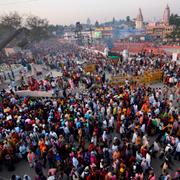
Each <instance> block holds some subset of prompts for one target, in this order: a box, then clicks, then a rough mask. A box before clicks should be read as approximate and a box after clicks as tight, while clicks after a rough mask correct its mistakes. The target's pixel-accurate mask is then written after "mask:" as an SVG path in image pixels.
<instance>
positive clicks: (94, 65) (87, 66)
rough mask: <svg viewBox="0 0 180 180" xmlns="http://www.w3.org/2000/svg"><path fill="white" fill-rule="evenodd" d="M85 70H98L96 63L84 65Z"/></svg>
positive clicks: (90, 71) (91, 71)
mask: <svg viewBox="0 0 180 180" xmlns="http://www.w3.org/2000/svg"><path fill="white" fill-rule="evenodd" d="M84 71H85V72H86V73H88V72H89V73H93V72H95V71H96V64H88V65H85V66H84Z"/></svg>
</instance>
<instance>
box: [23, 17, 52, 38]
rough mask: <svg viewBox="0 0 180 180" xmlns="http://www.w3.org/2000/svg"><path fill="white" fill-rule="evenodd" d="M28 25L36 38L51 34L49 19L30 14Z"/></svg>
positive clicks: (32, 35) (27, 20)
mask: <svg viewBox="0 0 180 180" xmlns="http://www.w3.org/2000/svg"><path fill="white" fill-rule="evenodd" d="M26 26H27V28H28V29H30V34H31V37H32V38H34V39H35V40H40V39H42V38H47V37H48V36H49V32H48V27H49V24H48V20H47V19H41V18H39V17H37V16H29V17H28V18H27V19H26Z"/></svg>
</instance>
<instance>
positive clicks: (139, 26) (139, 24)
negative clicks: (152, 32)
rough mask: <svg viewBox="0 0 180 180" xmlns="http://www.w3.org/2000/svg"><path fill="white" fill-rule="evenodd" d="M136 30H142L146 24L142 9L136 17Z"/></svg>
mask: <svg viewBox="0 0 180 180" xmlns="http://www.w3.org/2000/svg"><path fill="white" fill-rule="evenodd" d="M135 23H136V29H137V30H141V29H143V26H144V22H143V15H142V11H141V8H139V13H138V15H137V17H136V22H135Z"/></svg>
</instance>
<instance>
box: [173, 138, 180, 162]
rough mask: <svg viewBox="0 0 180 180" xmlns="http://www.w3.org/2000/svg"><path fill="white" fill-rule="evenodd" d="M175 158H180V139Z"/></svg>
mask: <svg viewBox="0 0 180 180" xmlns="http://www.w3.org/2000/svg"><path fill="white" fill-rule="evenodd" d="M174 159H177V160H180V141H179V142H178V144H177V146H176V152H175V156H174Z"/></svg>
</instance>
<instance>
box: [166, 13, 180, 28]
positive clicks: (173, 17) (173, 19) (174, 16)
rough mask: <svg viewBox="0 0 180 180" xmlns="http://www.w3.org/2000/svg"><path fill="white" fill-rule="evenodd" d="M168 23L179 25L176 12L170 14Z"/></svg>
mask: <svg viewBox="0 0 180 180" xmlns="http://www.w3.org/2000/svg"><path fill="white" fill-rule="evenodd" d="M169 24H170V25H175V26H176V27H180V16H178V15H177V14H171V16H170V18H169Z"/></svg>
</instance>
